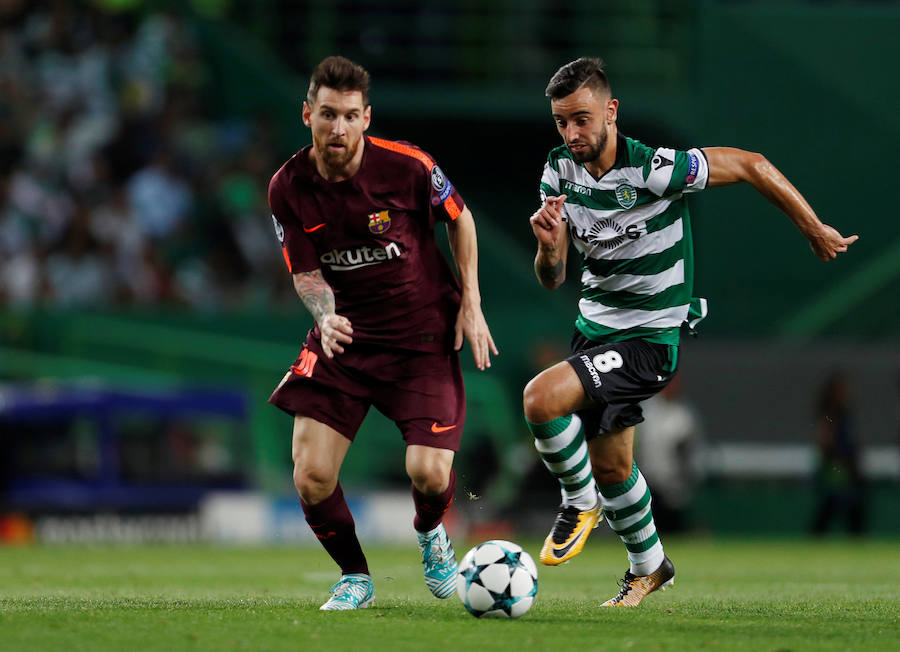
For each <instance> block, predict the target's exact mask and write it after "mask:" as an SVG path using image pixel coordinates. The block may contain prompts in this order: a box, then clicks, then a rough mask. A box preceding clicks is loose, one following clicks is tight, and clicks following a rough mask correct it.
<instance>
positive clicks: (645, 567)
mask: <svg viewBox="0 0 900 652" xmlns="http://www.w3.org/2000/svg"><path fill="white" fill-rule="evenodd" d="M546 94H547V97H549V98H550V108H551V112H552V114H553V119H554V121H555V122H556V128H557V131H559V134H560V136H562V138H563V142H564V144H563V145H561V146H560V147H557V148H556V149H554V150H552V151H551V152H550V155H549V157H548V158H547V163H546V165H545V166H544V172H543V176H542V178H541V187H540V188H541V198H542V200H543V203H542V205H541V207H540V208H539V209H538V210H537V211H536V212H535V213H534V215H532V216H531V220H530V221H531V227H532V229H533V231H534V235H535V237H536V239H537V242H538V250H537V256H536V257H535V261H534V269H535V273H536V274H537V277H538V280H539V281H540V283H541V285H543V286H544V287H546V288H547V289H550V290H553V289H556V288H557V287H559V286H560V285H561V284H562V283H563V281H564V280H565V270H566V257H567V255H568V249H569V244H570V242H571V244H573V245H574V246H575V249H577V250H578V252H579V253H580V254H581V255H582V257H583V266H582V275H581V300H580V301H579V315H578V318H577V319H576V322H575V327H576V328H575V335H574V337H573V339H572V354H571V357H569V358H568V359H567V360H564V361H562V362H560V363H558V364H556V365H554V366H552V367H550V368H549V369H546V370H544V371H543V372H541V373H540V374H538V375H537V376H536V377H535V378H533V379H532V380H531V381H530V382H529V383H528V385H527V386H526V387H525V392H524V397H523V399H524V400H523V402H524V408H525V418H526V419H527V421H528V425H529V428H530V429H531V432H532V434H533V435H534V438H535V447H536V448H537V450H538V453H539V454H540V456H541V459H542V460H543V462H544V464H545V465H546V466H547V468H548V469H549V470H550V472H551V473H552V474H553V475H554V476H555V477H556V478H558V480H559V482H560V487H561V493H562V505H561V507H560V511H559V514H558V515H557V517H556V521H555V523H554V525H553V529H552V530H551V532H550V534H549V535H548V536H547V539H546V541H545V542H544V546H543V549H542V550H541V556H540V558H541V561H542V562H543V563H544V564H547V565H551V566H555V565H557V564H561V563H563V562H566V561H568V560H569V559H571V558H572V557H574V556H575V555H577V554H578V553H579V552H580V551H581V549H582V548H583V547H584V543H585V541H586V539H587V536H588V534H589V532H590V531H591V529H593V528H594V527H596V526H597V523H598V522H599V521H600V520H602V518H603V517H604V516H605V517H606V520H607V522H608V523H609V525H610V527H611V528H612V529H613V530H614V531H615V532H616V533H617V534H618V535H619V537H620V538H621V539H622V541H623V542H624V544H625V548H626V549H627V553H628V559H629V562H630V566H629V569H628V570H627V571H626V573H625V577H624V579H623V580H622V581H621V583H620V584H621V590H620V591H619V593H618V595H616V596H614V597H612V598H610V599H609V600H607V601H606V602H605V603H603V606H636V605H638V604H640V602H641V600H643V599H644V597H645V596H646V595H647V594H649V593H651V592H653V591H655V590H657V589H659V588H665V587H666V586H668V585H670V584H672V583H673V581H674V578H675V567H674V566H673V564H672V562H671V561H670V560H669V558H668V557H667V556H666V555H665V552H664V551H663V546H662V543H661V542H660V540H659V535H658V534H657V532H656V526H655V525H654V522H653V512H652V510H651V500H650V490H649V488H648V487H647V483H646V482H645V481H644V478H643V476H642V475H641V472H640V471H639V470H638V468H637V465H636V464H635V463H634V458H633V454H632V446H633V443H634V426H635V425H636V424H638V423H640V422H641V421H643V416H642V414H641V408H640V405H639V404H640V402H641V401H643V400H644V399H646V398H649V397H650V396H652V395H654V394H656V393H657V392H659V391H660V390H661V389H662V388H663V387H665V386H666V384H667V383H668V382H669V381H670V380H671V379H672V377H673V376H674V375H675V373H676V371H677V368H678V336H679V329H680V327H681V325H682V324H683V323H685V322H687V323H688V324H690V325H694V324H695V323H696V322H697V321H699V320H700V319H702V318H703V316H705V314H706V303H705V300H702V299H695V298H693V297H692V289H693V288H692V285H693V252H692V245H691V230H690V214H689V211H688V206H687V201H686V195H688V194H689V193H692V192H697V191H699V190H704V189H705V188H708V187H712V186H724V185H729V184H733V183H738V182H741V181H744V182H747V183H749V184H750V185H752V186H753V187H754V188H755V189H756V190H757V191H758V192H759V193H760V194H761V195H763V196H764V197H765V198H766V199H768V200H769V201H770V202H772V203H773V204H774V205H775V206H777V207H778V208H779V209H781V210H782V211H783V212H784V213H785V214H786V215H787V216H788V217H789V218H790V220H791V221H792V222H793V223H794V225H795V226H796V227H797V228H798V229H799V230H800V232H801V233H802V234H803V235H804V236H805V237H806V239H807V240H809V243H810V246H811V247H812V250H813V252H814V253H815V255H816V256H818V257H819V258H820V259H822V260H824V261H828V260H831V259H833V258H835V257H836V256H837V254H838V253H841V252H844V251H847V247H848V246H849V245H850V244H852V243H853V242H854V241H856V239H857V236H855V235H853V236H850V237H846V238H845V237H844V236H842V235H841V234H840V233H839V232H838V231H837V230H835V229H834V228H832V227H830V226H828V225H826V224H823V223H822V222H821V221H820V220H819V218H818V217H816V214H815V212H814V211H813V209H812V208H811V207H810V206H809V204H808V203H807V202H806V200H805V199H804V198H803V196H802V195H801V194H800V193H799V192H798V191H797V189H796V188H794V186H793V185H791V183H790V182H789V181H788V180H787V179H786V178H785V177H784V175H782V174H781V173H780V172H779V171H778V170H777V169H776V168H775V167H774V166H773V165H772V164H771V163H769V161H767V160H766V158H765V157H763V156H761V155H760V154H754V153H751V152H746V151H743V150H740V149H734V148H729V147H708V148H703V149H689V150H686V151H683V150H676V149H670V148H666V147H660V148H657V149H654V148H651V147H647V146H646V145H643V144H642V143H640V142H638V141H636V140H634V139H631V138H627V137H625V136H623V135H622V134H620V133H619V131H618V129H617V127H616V117H617V112H618V108H619V102H618V100H616V99H614V98H613V97H612V94H611V92H610V87H609V83H608V81H607V78H606V74H605V73H604V70H603V65H602V63H601V61H600V60H599V59H593V58H581V59H578V60H576V61H573V62H571V63H569V64H566V65H565V66H563V67H562V68H560V69H559V70H558V71H557V72H556V73H555V74H554V75H553V77H552V78H551V79H550V83H549V84H548V86H547V90H546Z"/></svg>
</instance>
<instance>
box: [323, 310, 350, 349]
mask: <svg viewBox="0 0 900 652" xmlns="http://www.w3.org/2000/svg"><path fill="white" fill-rule="evenodd" d="M319 332H320V333H321V334H322V339H321V344H322V350H323V351H324V352H325V356H326V357H328V358H333V357H334V354H335V353H343V352H344V347H343V346H342V345H344V344H350V343H351V342H352V341H353V326H352V325H351V324H350V320H349V319H347V318H346V317H343V316H341V315H338V314H335V313H332V314H330V315H325V317H323V318H322V321H321V322H320V323H319Z"/></svg>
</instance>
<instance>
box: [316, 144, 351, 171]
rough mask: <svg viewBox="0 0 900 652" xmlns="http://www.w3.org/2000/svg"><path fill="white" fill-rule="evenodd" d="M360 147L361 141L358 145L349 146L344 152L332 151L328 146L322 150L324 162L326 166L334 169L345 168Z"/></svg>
mask: <svg viewBox="0 0 900 652" xmlns="http://www.w3.org/2000/svg"><path fill="white" fill-rule="evenodd" d="M358 148H359V143H357V145H356V147H353V148H352V149H351V148H350V147H349V146H348V147H347V148H346V149H344V151H343V152H342V153H339V152H332V151H331V150H330V149H328V147H327V146H326V147H325V148H324V149H323V150H322V162H323V163H324V164H325V166H326V167H328V168H331V169H333V170H339V169H341V168H343V167H344V166H345V165H347V163H349V162H350V161H351V160H352V159H353V156H354V155H355V154H356V150H357V149H358Z"/></svg>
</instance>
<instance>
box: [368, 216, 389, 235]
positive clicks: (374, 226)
mask: <svg viewBox="0 0 900 652" xmlns="http://www.w3.org/2000/svg"><path fill="white" fill-rule="evenodd" d="M389 228H391V216H390V215H389V214H388V212H387V211H378V212H377V213H369V231H371V232H372V233H375V234H378V233H384V232H385V231H387V230H388V229H389Z"/></svg>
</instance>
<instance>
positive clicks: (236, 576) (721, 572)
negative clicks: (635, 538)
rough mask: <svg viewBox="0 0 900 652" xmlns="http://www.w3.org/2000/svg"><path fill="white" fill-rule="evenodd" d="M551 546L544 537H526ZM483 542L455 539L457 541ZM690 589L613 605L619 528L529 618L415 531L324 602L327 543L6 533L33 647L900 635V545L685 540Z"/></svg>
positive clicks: (6, 637) (4, 624)
mask: <svg viewBox="0 0 900 652" xmlns="http://www.w3.org/2000/svg"><path fill="white" fill-rule="evenodd" d="M524 543H525V544H526V549H527V550H528V551H529V552H530V553H531V554H532V556H534V557H535V558H537V552H538V548H539V544H538V543H537V542H533V541H532V542H524ZM467 549H468V546H467V545H466V544H464V543H463V542H457V556H458V557H461V556H462V554H463V553H465V551H466V550H467ZM666 551H667V553H668V554H669V556H670V557H671V558H672V559H673V561H674V562H675V565H676V569H677V575H676V582H675V586H674V587H673V588H672V589H670V590H668V591H666V592H657V593H655V594H653V595H651V596H650V597H649V598H648V599H647V600H646V601H645V602H644V604H643V605H642V606H641V607H639V608H637V609H628V610H625V609H605V610H604V609H599V608H598V605H599V603H600V602H602V601H603V600H605V599H606V598H608V597H610V596H611V595H613V594H615V593H616V591H617V586H616V583H615V580H616V578H617V577H619V576H621V574H622V573H623V572H624V570H625V566H626V564H625V561H624V552H623V550H622V549H621V546H620V545H618V544H617V543H615V542H614V541H604V540H602V539H599V538H598V539H596V540H592V541H591V542H590V543H589V544H588V546H587V547H586V548H585V551H584V552H583V553H582V554H581V555H580V556H579V557H577V558H576V559H574V560H573V561H572V562H570V563H569V564H566V565H564V566H561V567H557V568H547V567H543V566H541V567H539V589H538V596H537V602H536V603H535V606H534V607H533V608H532V610H531V612H529V613H528V614H527V615H526V616H525V617H523V618H521V619H520V620H512V621H507V620H476V619H475V618H473V617H471V616H470V615H468V613H467V612H466V611H465V610H464V609H463V607H462V605H461V604H460V603H459V601H458V600H457V599H456V597H455V596H454V597H451V598H450V599H448V600H443V601H439V600H436V599H434V598H432V597H431V595H430V594H429V593H428V592H427V590H426V589H425V586H424V583H423V581H422V577H421V570H420V568H421V566H420V563H419V558H418V552H417V550H416V548H415V544H414V542H412V541H411V542H410V545H409V546H407V547H373V546H368V548H367V553H368V558H369V564H370V568H371V569H372V573H373V576H374V578H375V604H374V605H373V606H372V608H370V609H367V610H365V611H358V612H343V613H336V612H332V613H323V612H320V611H318V606H319V604H321V603H322V602H323V601H324V600H325V599H326V598H327V591H328V588H329V586H330V585H331V583H332V582H333V581H334V580H335V579H336V576H337V572H336V569H335V568H334V567H333V566H332V564H331V561H330V560H329V559H328V558H327V557H326V556H325V553H324V552H323V551H321V550H320V549H318V548H292V547H289V546H281V547H268V548H221V547H208V546H162V545H161V546H136V547H79V546H35V547H28V548H0V648H2V649H3V650H9V651H11V652H12V651H18V650H29V651H31V650H64V651H65V652H75V651H77V650H92V651H93V650H128V651H129V652H138V651H144V650H163V651H166V652H174V651H176V650H292V651H295V652H296V651H303V650H353V651H356V650H417V651H421V650H448V651H450V650H466V651H467V652H484V651H487V650H524V649H534V650H560V649H565V650H579V651H585V650H677V651H679V652H682V651H684V650H697V649H707V650H728V651H730V650H772V651H776V650H779V651H784V650H852V649H859V650H887V649H898V648H897V647H896V646H897V645H898V643H897V641H898V640H900V639H898V635H900V621H898V617H900V554H898V553H900V547H898V544H897V542H866V541H859V542H857V541H826V542H804V541H791V542H777V541H766V540H759V541H742V542H738V541H733V540H732V541H710V540H689V539H681V540H680V539H673V538H669V539H667V541H666Z"/></svg>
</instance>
